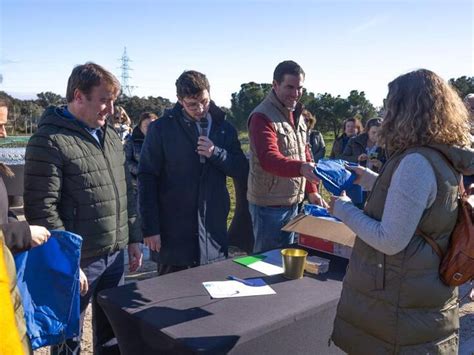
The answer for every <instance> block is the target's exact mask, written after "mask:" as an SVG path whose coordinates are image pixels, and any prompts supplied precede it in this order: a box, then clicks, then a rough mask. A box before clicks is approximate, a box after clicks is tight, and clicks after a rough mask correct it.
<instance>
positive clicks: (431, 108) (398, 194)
mask: <svg viewBox="0 0 474 355" xmlns="http://www.w3.org/2000/svg"><path fill="white" fill-rule="evenodd" d="M379 138H380V142H382V143H383V145H384V147H385V149H386V151H387V154H388V156H389V160H388V161H387V162H386V163H385V165H384V167H383V168H382V170H381V172H380V175H378V174H376V173H374V172H372V171H370V170H368V169H366V168H363V167H360V166H359V167H357V168H355V169H354V170H355V171H356V173H357V179H356V183H358V184H360V185H362V186H364V187H366V188H367V189H369V190H371V193H370V195H369V198H368V200H367V203H366V205H365V208H364V211H360V210H359V209H357V208H356V207H354V206H353V205H352V203H351V201H350V200H349V199H348V198H347V197H345V196H341V197H333V198H332V200H331V206H330V210H331V211H332V212H333V214H334V215H335V216H336V217H338V218H340V219H341V220H342V221H343V222H344V223H345V224H347V225H348V226H349V227H350V228H351V229H352V230H353V231H354V232H355V233H356V234H357V238H356V241H355V244H354V249H353V252H352V256H351V259H350V262H349V266H348V270H347V273H346V276H345V278H344V283H343V290H342V294H341V299H340V301H339V305H338V308H337V315H336V319H335V322H334V330H333V334H332V340H333V341H334V343H335V344H336V345H337V346H339V347H340V348H341V349H342V350H344V351H346V352H348V353H350V354H367V353H372V354H399V353H401V354H406V353H410V354H418V353H420V354H456V353H457V349H458V334H457V332H458V328H459V315H458V304H457V298H458V289H457V287H449V286H446V285H445V284H443V283H442V281H441V280H440V278H439V274H438V269H439V264H440V259H439V257H438V255H437V254H436V253H435V252H434V251H433V249H432V248H431V246H430V245H429V244H428V243H427V242H426V241H425V240H424V239H423V238H422V237H421V233H424V234H426V235H428V236H430V237H431V238H433V239H434V240H435V241H436V243H437V244H438V245H439V246H440V247H441V248H442V249H443V251H445V250H446V249H447V246H448V241H449V237H450V235H451V233H452V231H453V228H454V226H455V224H456V219H457V214H458V211H457V209H458V207H457V206H458V205H457V196H458V184H459V181H460V179H461V174H463V173H464V174H472V173H473V172H474V151H473V150H471V149H470V137H469V119H468V113H467V110H466V107H465V106H464V105H463V103H462V101H461V99H460V98H459V96H458V95H457V93H456V92H455V91H454V89H452V88H451V87H450V86H449V85H448V84H447V83H446V82H445V81H443V80H442V79H441V78H440V77H439V76H438V75H436V74H435V73H433V72H431V71H429V70H425V69H420V70H416V71H413V72H410V73H408V74H405V75H402V76H400V77H398V78H396V79H395V80H394V81H392V82H391V83H390V84H389V93H388V96H387V100H386V113H385V117H384V120H383V123H382V126H381V128H380V132H379Z"/></svg>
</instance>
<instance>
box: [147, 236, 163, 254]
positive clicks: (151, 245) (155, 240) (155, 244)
mask: <svg viewBox="0 0 474 355" xmlns="http://www.w3.org/2000/svg"><path fill="white" fill-rule="evenodd" d="M143 244H145V246H147V247H148V249H150V250H152V251H156V252H158V251H160V249H161V237H160V235H159V234H155V235H152V236H149V237H145V238H143Z"/></svg>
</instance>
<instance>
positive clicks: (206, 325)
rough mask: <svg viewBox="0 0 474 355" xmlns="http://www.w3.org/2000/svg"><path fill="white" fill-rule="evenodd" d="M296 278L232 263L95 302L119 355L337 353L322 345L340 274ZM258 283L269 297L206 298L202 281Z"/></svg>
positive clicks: (335, 267)
mask: <svg viewBox="0 0 474 355" xmlns="http://www.w3.org/2000/svg"><path fill="white" fill-rule="evenodd" d="M316 255H320V256H323V257H326V258H330V259H331V263H330V267H329V272H328V273H326V274H323V275H316V276H308V275H306V276H305V277H304V278H302V279H300V280H286V279H284V278H283V277H282V276H281V275H275V276H266V275H263V274H261V273H259V272H257V271H254V270H252V269H249V268H246V267H243V266H241V265H239V264H237V263H235V262H233V261H232V260H226V261H223V262H218V263H214V264H211V265H205V266H200V267H197V268H193V269H189V270H185V271H181V272H177V273H173V274H168V275H164V276H160V277H156V278H152V279H148V280H145V281H139V282H136V283H131V284H127V285H125V286H122V287H118V288H114V289H110V290H105V291H102V292H101V293H100V294H99V304H100V305H101V306H102V308H103V309H104V311H105V313H106V315H107V317H108V318H109V320H110V322H111V324H112V327H113V329H114V332H115V334H116V336H117V340H118V343H119V346H120V350H121V352H122V354H130V355H131V354H133V355H135V354H195V353H203V354H224V353H231V354H290V353H291V354H341V353H342V352H341V351H340V350H339V349H338V348H337V347H336V346H335V345H334V344H332V345H331V346H328V341H329V337H330V334H331V331H332V324H333V320H334V316H335V312H336V305H337V302H338V299H339V296H340V292H341V288H342V278H343V275H344V272H345V269H346V265H347V261H346V260H345V259H342V258H339V257H335V256H329V255H326V254H318V253H316ZM228 275H234V276H237V277H240V278H248V277H262V278H263V279H264V280H265V281H266V282H267V283H268V284H269V285H271V287H272V288H273V289H274V290H275V291H276V295H265V296H252V297H241V298H227V299H211V298H210V296H209V294H208V293H207V291H206V290H205V289H204V286H203V285H202V282H204V281H220V280H225V279H226V277H227V276H228Z"/></svg>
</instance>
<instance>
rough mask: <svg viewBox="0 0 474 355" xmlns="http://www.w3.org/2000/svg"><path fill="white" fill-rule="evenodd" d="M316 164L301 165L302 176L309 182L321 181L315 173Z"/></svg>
mask: <svg viewBox="0 0 474 355" xmlns="http://www.w3.org/2000/svg"><path fill="white" fill-rule="evenodd" d="M315 166H316V164H314V163H303V164H301V168H300V174H301V176H303V177H304V178H305V179H306V180H308V181H309V182H317V181H319V179H318V177H317V176H316V174H315V173H314V167H315Z"/></svg>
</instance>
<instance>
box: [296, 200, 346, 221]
mask: <svg viewBox="0 0 474 355" xmlns="http://www.w3.org/2000/svg"><path fill="white" fill-rule="evenodd" d="M303 213H304V214H305V215H306V216H313V217H326V218H331V219H333V220H335V221H340V219H338V218H336V217H334V216H332V215H331V214H330V213H329V212H328V210H327V209H326V208H324V207H321V206H318V205H312V204H309V203H308V204H305V205H303Z"/></svg>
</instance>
